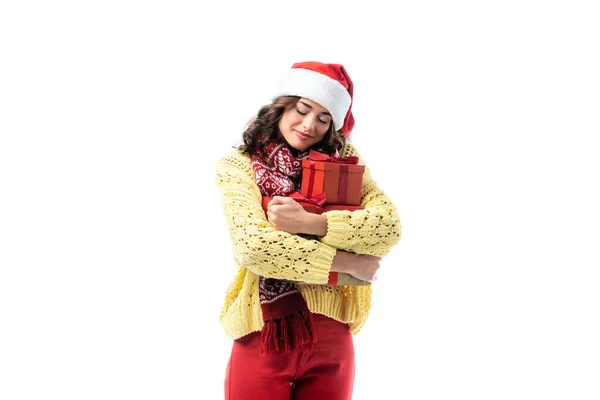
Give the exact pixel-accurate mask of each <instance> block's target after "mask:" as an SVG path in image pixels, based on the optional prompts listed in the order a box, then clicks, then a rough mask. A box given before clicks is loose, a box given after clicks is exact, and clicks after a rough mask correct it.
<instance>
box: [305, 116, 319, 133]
mask: <svg viewBox="0 0 600 400" xmlns="http://www.w3.org/2000/svg"><path fill="white" fill-rule="evenodd" d="M315 123H316V122H315V119H314V118H313V117H311V116H310V115H307V116H305V117H304V119H303V120H302V127H303V128H304V130H305V131H306V132H312V130H313V129H314V128H315Z"/></svg>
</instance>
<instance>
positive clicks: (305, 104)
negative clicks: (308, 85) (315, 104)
mask: <svg viewBox="0 0 600 400" xmlns="http://www.w3.org/2000/svg"><path fill="white" fill-rule="evenodd" d="M298 103H300V104H302V105H304V106H306V107H308V108H310V109H311V110H312V106H311V105H310V104H307V103H305V102H303V101H298ZM321 114H325V115H329V116H330V117H331V114H329V112H327V111H323V112H322V113H321Z"/></svg>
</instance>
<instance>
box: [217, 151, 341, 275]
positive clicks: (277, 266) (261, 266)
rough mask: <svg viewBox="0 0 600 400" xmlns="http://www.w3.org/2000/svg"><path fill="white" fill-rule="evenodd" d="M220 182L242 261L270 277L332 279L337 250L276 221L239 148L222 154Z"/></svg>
mask: <svg viewBox="0 0 600 400" xmlns="http://www.w3.org/2000/svg"><path fill="white" fill-rule="evenodd" d="M216 181H217V186H218V188H219V191H220V193H221V198H222V201H223V210H224V213H225V219H226V221H227V225H228V229H229V234H230V237H231V243H232V247H233V256H234V259H235V260H236V261H237V263H238V264H239V265H242V266H244V267H246V268H248V269H249V270H250V271H252V272H253V273H255V274H257V275H260V276H264V277H267V278H276V279H287V280H291V281H299V282H304V283H314V284H325V283H327V279H328V276H329V271H330V268H331V265H332V262H333V258H334V256H335V254H336V249H335V248H333V247H332V246H329V245H327V244H325V243H322V242H320V241H318V240H309V239H305V238H303V237H301V236H299V235H294V234H290V233H286V232H284V231H277V230H275V229H274V228H273V227H272V226H271V224H270V223H269V222H268V221H267V218H266V216H265V213H264V211H263V209H262V205H261V199H262V197H261V194H260V191H259V190H258V187H257V186H256V184H255V182H254V173H253V171H252V166H251V164H250V161H249V159H248V158H247V157H245V156H244V155H242V154H240V153H238V152H233V153H232V154H230V155H229V156H226V157H224V158H222V159H221V160H220V161H219V162H218V163H217V166H216Z"/></svg>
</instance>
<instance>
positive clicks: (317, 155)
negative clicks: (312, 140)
mask: <svg viewBox="0 0 600 400" xmlns="http://www.w3.org/2000/svg"><path fill="white" fill-rule="evenodd" d="M308 158H309V159H311V160H313V161H328V162H334V163H340V164H358V157H357V156H348V157H340V156H339V155H338V153H337V151H336V152H335V154H334V155H332V156H328V155H327V154H324V153H321V152H318V151H316V150H311V151H310V152H309V153H308ZM311 166H312V164H311Z"/></svg>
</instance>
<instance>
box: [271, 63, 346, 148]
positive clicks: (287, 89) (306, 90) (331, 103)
mask: <svg viewBox="0 0 600 400" xmlns="http://www.w3.org/2000/svg"><path fill="white" fill-rule="evenodd" d="M353 90H354V88H353V85H352V81H351V80H350V77H349V76H348V73H347V72H346V69H345V68H344V66H343V65H340V64H324V63H320V62H316V61H305V62H299V63H295V64H294V65H292V68H291V69H289V70H287V71H285V72H284V73H283V74H282V76H281V79H280V80H279V83H278V84H277V88H276V94H275V95H276V96H300V97H305V98H307V99H310V100H312V101H314V102H317V103H319V104H320V105H321V106H322V107H324V108H325V109H326V110H327V111H329V113H330V114H331V116H332V118H333V126H334V127H335V130H336V131H340V130H341V132H342V133H343V134H344V136H345V137H348V136H350V132H351V131H352V128H354V117H353V116H352V111H351V107H352V96H353V93H352V92H353Z"/></svg>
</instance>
